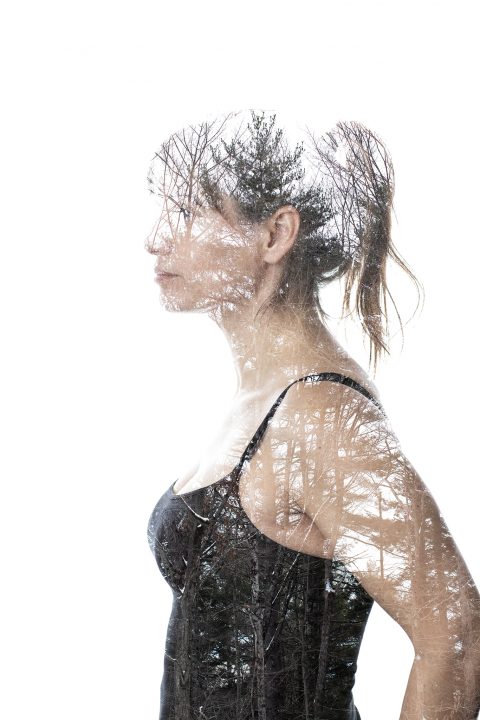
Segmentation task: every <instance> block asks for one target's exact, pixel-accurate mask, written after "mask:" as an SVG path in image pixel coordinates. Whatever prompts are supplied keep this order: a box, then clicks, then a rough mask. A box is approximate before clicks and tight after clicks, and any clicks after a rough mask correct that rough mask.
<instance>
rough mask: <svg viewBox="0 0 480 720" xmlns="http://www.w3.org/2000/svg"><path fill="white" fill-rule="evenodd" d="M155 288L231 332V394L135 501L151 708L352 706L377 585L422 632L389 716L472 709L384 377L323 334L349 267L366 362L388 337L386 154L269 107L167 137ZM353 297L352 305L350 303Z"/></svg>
mask: <svg viewBox="0 0 480 720" xmlns="http://www.w3.org/2000/svg"><path fill="white" fill-rule="evenodd" d="M149 182H150V188H151V190H152V192H155V193H156V194H158V195H159V196H160V198H161V201H162V212H161V216H160V218H159V221H158V223H157V224H156V226H155V227H154V229H153V231H152V234H151V236H150V237H149V241H148V250H149V251H150V252H152V253H154V254H155V255H156V257H157V263H156V272H157V280H158V283H159V285H160V288H161V293H162V302H163V304H164V306H165V308H166V309H167V310H170V311H190V312H191V311H203V312H207V313H208V314H209V316H210V317H211V318H212V319H213V320H214V321H215V322H216V323H217V324H218V326H219V327H220V328H221V329H222V331H223V332H224V333H225V335H226V337H227V339H228V341H229V343H230V346H231V350H232V355H233V359H234V362H235V367H236V372H237V378H238V390H237V393H236V396H235V398H234V402H233V405H232V408H231V410H230V412H229V413H228V416H227V417H226V418H225V419H224V420H223V422H222V424H221V428H220V431H219V433H218V436H217V437H216V438H215V439H214V441H213V442H212V444H211V446H210V447H209V448H208V449H207V450H206V452H205V455H204V457H203V458H202V460H201V462H199V464H198V465H197V466H196V467H194V468H192V469H191V470H190V471H189V472H188V473H186V474H185V476H184V477H181V478H178V479H177V481H176V482H175V483H174V484H172V485H171V486H170V487H169V489H168V490H167V491H166V493H165V494H164V495H163V496H162V497H161V498H160V500H159V501H158V503H157V505H156V506H155V508H154V510H153V512H152V515H151V517H150V521H149V525H148V536H149V542H150V545H151V548H152V551H153V552H154V554H155V557H156V560H157V563H158V565H159V567H160V570H161V572H162V574H163V575H164V577H165V578H166V580H167V581H168V583H169V584H170V586H171V588H172V590H173V606H172V614H171V617H170V621H169V625H168V631H167V646H166V650H165V661H164V662H165V665H164V675H163V680H162V688H161V711H160V718H161V720H167V718H168V720H171V719H173V718H175V720H187V719H188V720H190V719H193V718H208V720H210V719H212V720H213V719H216V718H220V719H222V720H223V719H224V718H229V719H231V718H242V719H243V718H245V719H247V718H248V719H250V718H255V719H257V718H259V719H261V720H274V718H275V720H277V718H302V720H307V719H308V720H310V719H311V720H327V719H328V720H330V719H331V720H340V719H341V720H355V719H356V720H358V719H359V718H360V714H359V712H358V710H357V708H356V707H355V705H354V701H353V696H352V687H353V684H354V680H355V670H356V660H357V657H358V652H359V649H360V642H361V639H362V635H363V632H364V629H365V624H366V622H367V619H368V615H369V612H370V610H371V607H372V604H373V602H374V601H376V602H378V603H379V604H380V605H381V606H382V607H383V608H384V609H385V610H386V611H387V612H388V613H389V614H390V615H391V616H392V617H393V618H394V619H395V620H396V621H397V622H398V623H399V624H400V625H401V627H402V628H403V629H404V630H405V632H406V633H407V634H408V636H409V638H410V639H411V641H412V643H413V646H414V648H415V659H414V662H413V666H412V669H411V673H410V677H409V681H408V685H407V688H406V692H405V697H404V701H403V705H402V708H401V712H400V708H399V712H400V718H401V719H402V720H407V719H408V720H420V719H421V718H422V719H424V720H447V718H448V719H452V718H454V719H455V720H460V719H461V720H472V719H473V718H475V717H476V716H477V713H478V710H479V707H480V661H479V660H480V599H479V594H478V591H477V589H476V587H475V585H474V583H473V580H472V578H471V576H470V574H469V571H468V569H467V568H466V566H465V563H464V561H463V559H462V557H461V554H460V553H459V551H458V549H457V547H456V545H455V542H454V540H453V539H452V537H451V535H450V533H449V531H448V528H447V527H446V525H445V522H444V520H443V518H442V516H441V514H440V512H439V510H438V508H437V506H436V504H435V501H434V500H433V498H432V496H431V495H430V493H429V491H428V489H427V487H426V486H425V484H424V483H423V482H422V480H421V478H420V477H419V476H418V474H417V473H416V471H415V469H414V468H413V467H412V465H411V464H410V463H409V461H408V460H407V458H406V457H405V456H404V455H403V453H402V450H401V448H400V444H399V442H398V439H397V438H396V436H395V434H394V432H393V430H392V428H391V426H390V423H389V421H388V418H387V417H386V415H385V412H384V410H383V407H382V405H381V402H380V401H379V399H378V391H377V388H376V387H375V385H374V384H373V383H372V381H371V380H370V379H369V377H368V375H367V373H366V372H365V371H364V370H363V369H362V368H361V367H360V366H359V365H358V364H357V363H356V362H355V361H354V360H353V359H352V358H351V357H350V356H349V355H348V354H347V353H346V352H345V350H344V349H343V348H342V347H341V346H340V345H339V344H338V342H337V341H336V340H335V339H334V337H333V336H332V335H331V333H330V332H329V331H328V329H327V327H326V324H325V319H326V313H325V311H324V310H323V308H322V305H321V302H320V297H319V289H320V288H321V287H322V286H323V285H325V284H326V283H327V282H329V281H331V280H332V279H335V278H340V277H343V278H344V279H345V285H344V287H345V295H344V309H345V310H348V309H349V308H351V306H352V304H353V308H354V311H355V312H356V313H357V315H358V317H359V319H360V321H361V323H362V327H363V329H364V331H365V334H366V337H367V338H368V340H369V342H370V359H371V363H373V366H374V367H375V366H376V364H377V362H378V359H379V357H380V356H381V354H382V352H385V351H387V350H388V334H387V324H386V323H387V311H386V302H385V300H386V296H387V295H388V294H389V291H388V287H387V284H386V279H385V267H386V261H387V258H388V257H390V258H392V259H393V260H394V261H395V262H397V263H398V264H399V265H400V266H401V267H402V268H403V269H404V270H405V271H406V272H407V273H408V274H409V275H410V277H411V278H412V280H414V282H415V283H417V288H418V282H417V281H416V279H415V278H414V276H413V274H412V273H411V271H410V270H409V269H408V268H407V266H406V265H405V263H404V262H403V261H402V260H401V258H400V257H399V255H398V254H397V253H396V251H395V248H394V246H393V244H392V241H391V236H390V227H391V223H390V215H391V209H392V200H393V190H394V188H393V169H392V165H391V161H390V158H389V156H388V153H387V151H386V149H385V147H384V145H383V144H382V142H381V141H380V139H379V138H378V137H377V136H376V135H375V134H374V133H372V132H371V131H369V130H368V129H367V128H365V127H364V126H362V125H360V124H359V123H338V124H337V125H336V126H335V127H334V128H333V130H332V131H330V132H328V133H326V134H325V135H323V136H322V137H321V138H319V139H318V138H316V137H315V135H314V134H313V133H310V132H307V133H306V134H305V139H304V142H303V141H302V142H301V143H296V144H295V146H293V145H292V144H289V142H288V140H287V136H286V133H285V132H284V130H283V129H282V128H277V127H276V116H275V115H274V116H272V117H270V118H269V119H267V118H266V117H265V114H264V113H258V114H257V113H255V112H252V113H251V115H250V116H248V117H245V114H243V113H234V114H230V115H228V116H226V117H225V118H222V119H221V120H219V121H215V122H212V123H202V124H200V125H197V126H193V127H189V128H187V129H185V130H182V131H180V132H178V133H175V134H174V135H172V136H171V137H170V138H169V139H168V140H167V141H166V142H165V143H163V145H162V147H161V149H160V150H159V152H158V153H157V154H156V156H155V158H154V161H153V163H152V166H151V170H150V173H149ZM352 297H353V301H352Z"/></svg>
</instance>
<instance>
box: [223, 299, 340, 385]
mask: <svg viewBox="0 0 480 720" xmlns="http://www.w3.org/2000/svg"><path fill="white" fill-rule="evenodd" d="M257 310H258V307H257V306H253V305H247V306H244V307H243V308H241V309H239V308H238V307H237V308H236V309H235V311H233V312H227V313H224V314H222V316H221V318H219V317H218V316H217V317H215V318H214V319H215V321H216V322H217V324H218V325H219V327H220V328H221V330H222V331H223V333H224V334H225V336H226V338H227V340H228V343H229V345H230V349H231V352H232V357H233V361H234V365H235V371H236V374H237V392H236V395H237V396H246V395H250V394H264V393H268V392H269V391H272V390H274V389H275V388H277V387H280V386H282V387H283V386H286V385H287V384H288V383H289V382H291V381H292V380H294V379H296V378H298V377H302V376H303V375H308V374H309V373H313V372H322V371H324V370H332V369H334V368H335V367H336V365H337V363H338V353H339V350H340V351H341V349H340V346H339V345H338V344H337V342H336V341H335V339H334V338H333V336H332V335H331V333H330V332H329V330H328V329H327V328H326V327H325V325H324V324H323V323H322V322H321V320H320V318H319V316H318V314H317V312H316V311H314V310H313V309H312V311H311V312H309V313H306V312H305V311H303V312H302V313H295V312H294V311H293V310H292V309H291V308H290V309H288V310H286V309H282V310H279V309H272V308H268V310H267V311H266V312H265V313H263V314H261V315H258V316H257V318H256V319H255V313H256V311H257ZM335 358H337V359H335Z"/></svg>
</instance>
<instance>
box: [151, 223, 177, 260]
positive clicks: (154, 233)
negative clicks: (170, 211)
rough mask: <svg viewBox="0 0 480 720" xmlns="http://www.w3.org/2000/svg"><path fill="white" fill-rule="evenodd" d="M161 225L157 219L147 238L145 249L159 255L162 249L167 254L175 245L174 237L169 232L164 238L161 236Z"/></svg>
mask: <svg viewBox="0 0 480 720" xmlns="http://www.w3.org/2000/svg"><path fill="white" fill-rule="evenodd" d="M159 227H160V220H157V221H156V222H155V224H154V226H153V228H152V229H151V231H150V232H149V234H148V235H147V237H146V238H145V249H146V251H147V252H149V253H150V254H151V255H158V253H159V252H161V251H162V252H163V253H165V254H167V253H169V252H170V251H171V249H172V247H173V239H172V238H171V237H170V234H169V233H166V234H165V235H164V237H163V238H160V233H159Z"/></svg>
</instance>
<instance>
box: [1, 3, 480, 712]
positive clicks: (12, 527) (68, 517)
mask: <svg viewBox="0 0 480 720" xmlns="http://www.w3.org/2000/svg"><path fill="white" fill-rule="evenodd" d="M475 5H476V4H475V3H474V2H470V3H468V2H456V3H455V5H454V4H453V3H447V2H417V3H415V4H413V3H409V2H405V1H403V2H401V3H400V2H395V3H392V2H378V3H376V2H365V1H362V0H359V1H358V0H357V1H356V2H333V1H332V0H329V2H324V1H322V0H316V1H315V2H304V1H303V2H302V1H301V0H297V1H296V2H294V3H285V4H283V3H281V2H280V3H278V2H277V3H274V2H273V1H272V2H260V1H259V0H256V1H255V2H251V1H248V2H245V1H243V2H242V3H237V4H233V3H231V4H229V3H227V2H207V1H204V2H198V3H194V2H184V3H181V4H176V5H174V4H173V3H170V4H169V5H168V6H167V5H165V4H164V3H159V2H152V1H147V0H136V2H135V3H133V2H131V3H126V2H121V1H120V2H119V0H117V1H116V2H113V1H107V0H95V2H93V1H92V0H83V2H81V3H80V2H77V3H73V2H66V1H65V0H63V1H62V2H59V1H58V2H53V1H52V0H44V1H43V2H36V3H34V2H18V3H16V4H15V5H14V4H13V3H10V7H9V9H8V11H7V13H6V14H4V18H3V22H2V30H1V33H2V38H0V40H1V42H0V47H1V48H2V55H4V57H2V58H1V61H2V62H1V67H2V73H3V75H4V77H3V80H2V92H1V99H2V105H3V110H2V113H1V122H2V126H3V127H2V131H1V134H0V142H1V148H0V151H1V154H0V168H1V173H2V180H1V195H0V197H1V205H2V213H1V222H2V231H1V251H2V259H1V263H0V273H1V277H0V293H1V298H0V300H1V336H0V337H1V342H2V351H1V355H0V362H1V376H0V377H1V422H2V428H1V438H2V451H1V466H2V467H1V472H2V480H1V482H2V499H1V503H0V512H1V518H0V520H1V522H0V532H1V547H2V587H3V590H2V595H1V598H2V600H1V602H2V610H1V621H2V628H1V637H2V642H1V653H2V663H3V664H4V667H3V669H2V681H3V682H2V685H3V689H2V692H1V696H0V705H1V706H2V707H1V708H0V709H1V711H2V717H5V718H9V720H17V719H19V718H22V719H23V718H27V717H35V718H42V719H43V718H45V719H47V718H48V720H65V718H68V720H80V719H81V720H85V719H86V718H88V719H89V720H106V719H107V718H112V719H113V718H115V720H127V719H128V720H133V718H135V720H153V719H154V718H157V717H158V709H159V686H160V680H161V674H162V667H163V665H162V662H163V643H164V636H165V630H166V621H167V619H168V613H169V607H170V597H171V596H170V590H169V588H168V586H167V585H166V583H165V582H164V580H163V579H162V577H161V576H160V573H159V571H158V569H157V567H156V565H155V562H154V559H153V556H152V555H151V553H150V549H149V547H148V544H147V537H146V527H147V521H148V518H149V515H150V512H151V510H152V508H153V506H154V504H155V503H156V501H157V499H158V498H159V497H160V495H161V494H162V493H163V492H164V491H165V489H166V488H167V487H168V485H170V484H171V482H172V481H173V480H174V479H175V478H176V477H177V475H178V474H179V473H180V471H182V470H184V469H185V468H186V467H187V466H188V465H189V464H191V463H193V462H194V461H195V459H196V458H197V457H198V454H199V453H200V451H201V448H202V446H203V443H204V442H205V441H206V440H207V439H208V437H209V431H210V429H211V428H212V427H213V426H214V425H215V421H216V418H218V416H219V414H220V413H222V412H224V411H225V410H226V408H227V406H228V402H229V399H230V397H231V395H232V393H233V391H234V387H235V378H234V372H233V368H232V366H231V364H230V358H229V350H228V347H227V346H226V344H225V340H224V338H223V336H222V335H221V333H220V331H219V330H218V329H217V328H216V326H214V325H213V324H212V323H211V322H210V321H209V320H208V319H207V318H206V317H205V316H200V315H184V316H175V315H167V314H166V313H165V312H164V311H163V309H162V307H161V305H160V302H159V289H158V286H157V285H155V284H154V281H153V265H154V258H153V257H152V256H149V255H148V254H147V253H146V251H145V249H144V240H145V237H146V235H147V233H148V232H149V231H150V228H151V226H152V224H153V221H154V219H155V214H156V211H157V206H156V205H155V204H154V202H153V200H152V198H151V197H150V196H149V195H148V193H147V190H146V181H145V176H146V173H147V169H148V164H149V161H150V158H151V156H152V154H153V152H154V150H155V149H156V148H157V147H158V145H159V144H160V142H161V140H162V139H164V137H165V134H166V133H167V132H169V131H172V130H175V129H177V128H178V127H179V126H181V125H183V124H186V123H189V122H196V121H197V120H201V119H202V118H203V117H204V115H205V114H206V113H216V112H224V111H229V110H233V109H242V108H249V107H256V108H261V107H266V108H272V107H276V108H278V109H279V110H282V109H283V110H285V111H287V110H288V111H290V112H292V111H293V112H295V113H297V114H298V116H299V117H302V116H305V117H306V116H308V117H309V118H318V123H319V127H321V126H322V119H323V118H325V117H330V116H331V115H332V114H333V115H334V116H337V117H338V118H343V119H356V120H360V121H362V122H364V123H366V124H367V125H368V126H369V127H371V128H372V129H373V130H375V131H377V132H378V133H379V134H380V135H381V137H382V138H383V139H384V141H385V142H386V144H387V146H388V148H389V150H390V152H391V154H392V157H393V161H394V166H395V170H396V180H397V194H396V215H397V220H398V224H397V226H396V227H395V239H396V243H397V246H398V248H399V250H400V252H401V253H402V255H403V256H404V257H405V258H406V259H407V261H408V262H409V263H410V265H411V266H412V268H413V269H414V271H415V272H416V273H417V275H418V276H419V278H420V279H421V281H422V282H423V285H424V287H425V294H426V300H425V306H424V310H423V313H422V314H420V315H418V314H417V316H416V317H415V319H414V320H413V321H412V322H411V323H409V324H408V325H407V327H406V330H405V345H404V348H403V350H401V347H400V343H399V342H397V343H394V349H393V352H392V356H391V358H390V359H389V360H388V361H387V362H385V363H384V365H383V366H382V368H381V370H380V371H379V372H378V373H377V376H376V378H375V382H376V384H377V386H378V388H379V390H380V395H381V398H382V400H383V403H384V405H385V407H386V409H387V411H388V413H389V415H390V417H391V419H392V422H393V424H394V427H395V429H396V431H397V434H398V436H399V438H400V441H401V443H402V446H403V448H404V450H405V452H406V454H407V455H408V457H409V458H410V460H411V462H412V463H413V464H414V466H415V467H416V468H417V470H418V471H419V472H420V474H421V475H422V477H423V479H424V481H425V482H426V483H427V485H428V487H429V488H430V489H431V490H432V492H433V494H434V496H435V498H436V500H437V502H438V504H439V506H440V508H441V510H442V512H443V514H444V516H445V518H446V521H447V524H448V525H449V527H450V529H451V531H452V533H453V534H454V537H455V538H456V541H457V544H458V546H459V548H460V550H461V552H462V554H463V556H464V558H465V560H466V561H467V564H468V565H469V567H470V569H471V572H472V574H473V576H474V578H475V580H476V581H477V582H479V581H480V559H479V556H478V552H477V548H478V536H477V527H478V507H477V502H478V497H479V495H478V483H479V470H478V457H477V455H476V452H477V449H478V445H479V442H478V403H479V382H478V379H479V374H478V361H477V355H476V339H477V337H476V336H477V331H476V330H475V328H476V327H478V321H477V320H478V318H477V316H478V309H479V302H478V287H479V280H478V274H479V273H478V268H479V250H478V245H479V233H478V219H477V212H478V195H479V190H480V183H479V180H478V167H479V159H480V158H479V148H478V126H479V117H478V110H477V109H476V107H475V99H476V95H477V94H478V85H477V81H478V37H477V25H476V23H475V22H474V11H475V9H476V7H475ZM392 283H393V285H394V291H395V288H397V299H398V301H399V306H400V309H401V310H402V311H403V313H404V316H405V317H408V315H410V314H411V312H412V311H413V309H414V294H413V290H411V288H410V286H409V285H408V283H405V282H400V280H398V282H397V280H396V276H395V275H393V274H392ZM343 327H344V326H340V327H339V328H338V333H339V338H340V340H341V341H342V342H345V343H346V345H347V347H349V348H350V350H351V351H352V352H353V353H354V354H355V357H357V358H358V359H359V360H360V361H362V362H365V358H366V355H365V352H364V350H363V349H362V346H361V344H359V341H358V336H357V335H356V334H355V332H354V328H351V327H350V326H348V334H347V337H345V333H344V330H343V329H342V328H343ZM345 327H347V326H345ZM201 333H203V335H202V337H201ZM412 657H413V653H412V648H411V646H410V643H409V641H408V639H407V637H406V635H405V634H404V632H403V631H402V630H401V628H399V626H397V625H395V623H394V622H393V620H391V619H390V618H389V617H388V616H386V615H385V613H383V611H381V610H380V609H379V608H378V607H375V608H374V611H373V613H372V616H371V620H370V622H369V625H368V626H367V631H366V635H365V641H364V645H363V647H362V650H361V654H360V659H359V670H358V673H357V683H356V686H355V700H356V704H357V706H358V708H359V710H360V712H361V715H362V720H390V719H392V720H393V719H395V718H398V717H399V714H400V707H401V701H402V698H403V692H404V690H405V684H406V680H407V677H408V672H409V669H410V663H411V660H412Z"/></svg>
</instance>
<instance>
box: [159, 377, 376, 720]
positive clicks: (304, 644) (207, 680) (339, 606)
mask: <svg viewBox="0 0 480 720" xmlns="http://www.w3.org/2000/svg"><path fill="white" fill-rule="evenodd" d="M301 380H311V381H312V382H315V381H317V380H329V381H332V382H340V383H343V384H344V385H348V386H349V387H352V388H354V389H355V390H357V391H358V392H360V393H362V394H363V395H365V396H366V397H367V398H369V399H370V400H371V401H372V402H373V403H375V405H377V406H378V407H379V408H380V409H381V410H382V411H383V409H382V407H381V405H380V403H379V402H378V401H377V400H376V399H375V398H374V397H373V396H372V395H371V394H370V393H369V392H368V391H367V390H365V388H363V387H362V386H361V385H359V384H358V383H357V382H356V381H355V380H352V379H351V378H349V377H345V376H344V375H339V374H338V373H319V374H313V375H306V376H304V377H302V378H298V379H297V380H294V381H293V382H292V383H290V384H289V385H288V386H287V387H286V388H285V390H284V391H283V392H282V393H281V394H280V396H279V397H278V399H277V400H276V401H275V403H274V404H273V406H272V408H271V409H270V411H269V412H268V413H267V415H266V417H265V418H264V420H263V422H262V423H261V425H260V426H259V428H258V430H257V431H256V433H255V435H254V436H253V438H252V440H251V441H250V443H249V444H248V446H247V447H246V449H245V451H244V453H243V454H242V457H241V459H240V462H239V463H238V465H237V466H236V467H235V468H234V470H233V471H232V472H231V473H229V474H228V475H227V476H226V477H224V478H222V479H221V480H219V481H217V482H215V483H213V484H211V485H208V486H206V487H202V488H198V489H197V490H193V491H191V492H186V493H182V494H180V495H175V494H174V492H173V485H174V483H173V484H172V485H171V486H170V487H169V488H168V490H167V491H166V492H165V493H164V495H163V496H162V497H161V498H160V500H159V501H158V503H157V504H156V506H155V508H154V510H153V512H152V515H151V517H150V520H149V523H148V540H149V543H150V547H151V549H152V552H153V553H154V555H155V558H156V561H157V564H158V567H159V568H160V571H161V573H162V575H163V577H164V578H165V579H166V581H167V582H168V584H169V585H170V587H171V589H172V591H173V601H172V610H171V615H170V620H169V623H168V628H167V636H166V648H165V655H164V673H163V678H162V684H161V694H160V720H254V719H255V720H360V715H359V713H358V710H357V709H356V707H355V705H354V702H353V696H352V687H353V685H354V682H355V671H356V667H357V665H356V663H357V657H358V653H359V650H360V642H361V639H362V636H363V632H364V630H365V625H366V622H367V619H368V615H369V613H370V610H371V608H372V604H373V599H372V598H371V597H370V595H368V594H367V592H366V591H365V590H364V589H363V587H362V586H361V585H360V583H359V582H358V581H357V580H356V578H355V577H354V576H353V575H352V574H351V573H350V572H349V571H348V570H347V568H346V567H345V566H344V565H343V564H342V563H341V562H339V561H336V560H335V558H333V560H328V559H324V558H320V557H317V556H315V555H310V554H307V553H304V552H300V551H297V550H292V549H290V548H288V547H286V546H284V545H281V544H279V543H277V542H275V541H274V540H271V539H270V538H269V537H267V536H266V535H264V534H263V533H262V532H260V530H258V528H257V527H256V526H255V525H253V524H252V522H251V521H250V519H249V517H248V516H247V514H246V512H245V511H244V510H243V507H242V505H241V502H240V497H239V493H238V479H239V476H240V472H241V468H242V466H243V463H244V462H245V460H247V459H250V458H251V457H252V455H253V453H254V452H255V450H256V449H257V447H258V445H259V443H260V441H261V439H262V437H263V435H264V433H265V430H266V428H267V425H268V423H269V421H270V419H271V418H272V417H273V415H274V413H275V410H276V409H277V407H278V405H279V404H280V402H281V401H282V399H283V397H284V396H285V394H286V392H287V390H288V388H289V387H290V386H291V385H293V384H294V383H295V382H299V381H301Z"/></svg>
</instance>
